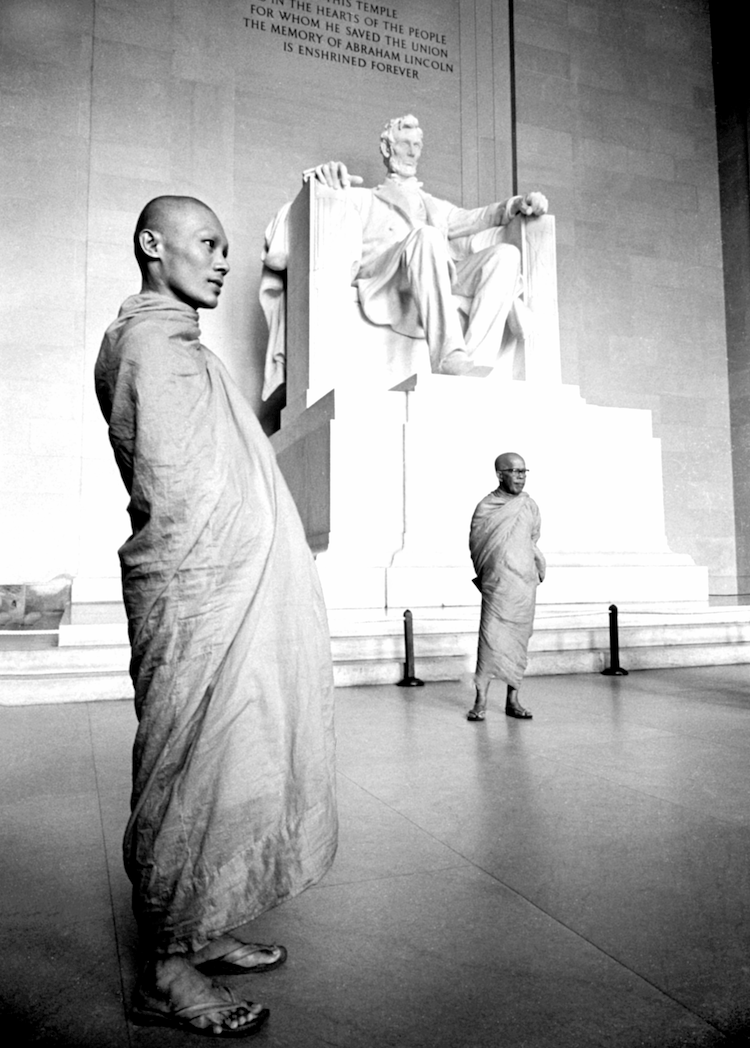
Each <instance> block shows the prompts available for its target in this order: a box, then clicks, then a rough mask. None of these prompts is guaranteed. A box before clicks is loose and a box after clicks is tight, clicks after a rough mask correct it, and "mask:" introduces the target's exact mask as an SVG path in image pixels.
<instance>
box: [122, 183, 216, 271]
mask: <svg viewBox="0 0 750 1048" xmlns="http://www.w3.org/2000/svg"><path fill="white" fill-rule="evenodd" d="M201 214H203V215H206V216H208V215H210V216H213V217H214V218H215V217H216V216H215V214H214V212H213V211H212V210H211V208H210V207H209V206H208V204H204V203H203V201H202V200H198V199H197V197H189V196H158V197H154V199H153V200H149V202H148V203H147V204H146V206H145V207H144V209H143V211H141V213H140V215H139V216H138V221H137V222H136V224H135V232H134V233H133V246H134V248H135V257H136V261H137V262H138V268H139V269H140V271H141V273H143V274H145V273H146V269H147V266H148V261H149V258H148V256H147V255H146V254H145V253H144V251H143V248H142V247H141V233H142V232H143V230H144V229H150V230H152V231H153V232H158V233H161V234H162V236H164V237H169V236H170V234H171V233H173V232H174V230H175V228H176V226H178V225H179V224H180V222H181V221H184V219H186V218H188V217H191V216H194V215H195V216H198V215H201Z"/></svg>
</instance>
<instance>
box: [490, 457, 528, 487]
mask: <svg viewBox="0 0 750 1048" xmlns="http://www.w3.org/2000/svg"><path fill="white" fill-rule="evenodd" d="M519 470H521V471H522V472H520V473H519V472H518V471H519ZM495 473H497V480H498V484H499V488H498V490H500V491H504V492H505V493H506V494H508V495H520V493H521V492H522V491H523V489H524V485H525V484H526V463H525V462H524V460H523V458H522V457H521V455H519V454H518V452H516V451H504V452H503V453H502V455H498V456H497V458H496V459H495Z"/></svg>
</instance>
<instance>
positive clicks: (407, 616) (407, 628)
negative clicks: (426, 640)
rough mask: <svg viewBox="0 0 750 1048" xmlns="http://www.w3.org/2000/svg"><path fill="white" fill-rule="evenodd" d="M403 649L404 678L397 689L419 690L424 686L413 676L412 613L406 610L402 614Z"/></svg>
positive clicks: (422, 682) (421, 681)
mask: <svg viewBox="0 0 750 1048" xmlns="http://www.w3.org/2000/svg"><path fill="white" fill-rule="evenodd" d="M404 647H405V649H406V662H405V663H404V678H403V680H400V681H399V682H398V686H399V688H421V687H423V686H424V681H423V680H420V679H419V677H415V676H414V626H413V616H412V613H411V612H410V611H408V610H407V611H405V612H404Z"/></svg>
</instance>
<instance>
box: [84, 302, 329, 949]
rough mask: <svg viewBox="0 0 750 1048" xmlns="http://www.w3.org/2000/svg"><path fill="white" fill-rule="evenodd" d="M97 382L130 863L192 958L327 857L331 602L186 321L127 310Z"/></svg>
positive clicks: (111, 336)
mask: <svg viewBox="0 0 750 1048" xmlns="http://www.w3.org/2000/svg"><path fill="white" fill-rule="evenodd" d="M95 379H96V391H97V396H98V398H99V403H100V405H101V408H102V411H103V413H104V416H105V418H106V420H107V422H108V423H109V434H110V441H111V443H112V447H113V449H114V453H115V458H116V460H117V464H118V466H119V469H120V472H121V475H122V478H123V481H124V483H125V486H126V488H127V490H128V493H129V495H130V503H129V506H128V512H129V515H130V519H131V524H132V532H133V533H132V535H131V536H130V538H129V539H128V540H127V541H126V542H125V543H124V545H123V546H122V547H121V549H120V551H119V553H120V562H121V568H122V582H123V595H124V600H125V607H126V611H127V616H128V626H129V632H130V641H131V645H132V660H131V676H132V678H133V683H134V686H135V703H136V712H137V715H138V721H139V725H138V731H137V734H136V739H135V744H134V748H133V792H132V798H131V817H130V821H129V823H128V826H127V829H126V832H125V840H124V857H125V866H126V869H127V872H128V876H129V877H130V880H131V881H132V884H133V900H134V910H135V914H136V917H137V920H138V923H139V929H140V933H141V935H142V936H143V937H144V938H145V939H146V940H147V942H148V944H149V946H150V947H152V948H154V949H157V950H159V951H166V952H185V951H190V950H198V949H200V948H202V947H203V946H205V945H206V943H207V942H209V941H210V940H211V939H213V938H216V937H217V936H219V935H221V934H223V933H224V932H225V931H228V930H230V929H232V928H236V927H239V926H240V925H242V924H244V923H246V922H247V921H250V920H252V918H254V917H256V916H257V915H258V914H260V913H262V912H263V911H265V910H267V909H269V908H270V907H272V906H275V905H276V904H277V903H279V902H282V901H283V900H285V899H288V898H291V897H292V896H294V895H296V894H298V893H299V892H301V891H303V890H304V889H305V888H307V887H309V886H310V885H311V884H314V883H315V882H316V881H317V880H319V879H320V877H322V876H323V874H324V873H325V872H326V870H327V869H328V868H329V866H330V865H331V863H332V861H333V857H334V854H335V850H336V837H337V820H336V804H335V793H334V736H333V685H332V671H331V659H330V642H329V637H328V628H327V623H326V614H325V608H324V605H323V600H322V595H321V591H320V586H319V582H318V578H317V573H316V570H315V566H314V562H313V559H312V556H311V555H310V552H309V550H308V547H307V543H306V541H305V536H304V533H303V529H302V525H301V523H300V520H299V516H298V514H297V510H296V507H295V506H294V503H293V501H292V498H291V496H290V494H289V491H288V489H287V487H286V484H285V483H284V480H283V478H282V477H281V474H280V472H279V470H278V467H277V465H276V460H275V456H274V453H273V450H272V448H271V446H270V444H269V442H268V440H267V439H266V437H265V435H264V434H263V432H262V430H261V428H260V426H259V424H258V421H257V419H256V418H255V415H254V414H253V412H252V410H251V408H250V405H249V404H248V403H247V401H246V400H245V398H244V397H243V395H242V394H241V393H240V392H239V390H238V389H237V388H236V386H235V385H234V383H233V382H232V380H231V378H230V377H229V375H228V373H227V371H226V369H225V368H224V366H223V365H222V363H221V361H219V359H218V358H217V357H216V356H214V354H213V353H211V352H210V351H209V350H208V349H206V348H205V347H204V346H202V345H201V343H200V331H199V327H198V314H197V313H196V311H195V310H194V309H192V308H191V307H190V306H187V305H184V304H183V303H181V302H178V301H177V300H175V299H172V298H169V297H166V296H161V295H158V294H155V293H143V294H140V295H134V296H132V297H131V298H129V299H127V300H126V302H125V303H124V304H123V306H122V308H121V310H120V313H119V316H118V318H117V320H116V321H115V322H114V323H113V324H112V325H111V326H110V327H109V328H108V330H107V332H106V334H105V336H104V340H103V342H102V347H101V350H100V353H99V358H98V360H97V364H96V371H95Z"/></svg>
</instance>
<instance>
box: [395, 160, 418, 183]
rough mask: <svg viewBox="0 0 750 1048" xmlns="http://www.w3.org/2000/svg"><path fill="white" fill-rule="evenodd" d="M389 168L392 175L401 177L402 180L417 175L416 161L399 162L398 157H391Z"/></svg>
mask: <svg viewBox="0 0 750 1048" xmlns="http://www.w3.org/2000/svg"><path fill="white" fill-rule="evenodd" d="M390 168H391V172H392V174H394V175H401V177H402V178H412V177H414V176H415V175H416V173H417V161H416V160H399V159H398V157H395V156H392V157H391V163H390Z"/></svg>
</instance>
